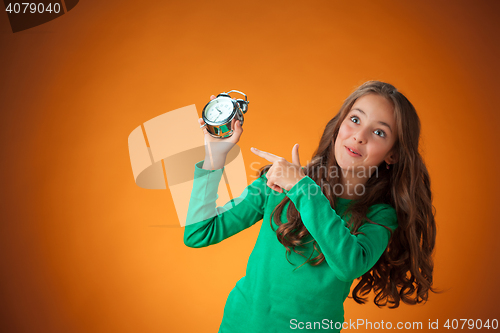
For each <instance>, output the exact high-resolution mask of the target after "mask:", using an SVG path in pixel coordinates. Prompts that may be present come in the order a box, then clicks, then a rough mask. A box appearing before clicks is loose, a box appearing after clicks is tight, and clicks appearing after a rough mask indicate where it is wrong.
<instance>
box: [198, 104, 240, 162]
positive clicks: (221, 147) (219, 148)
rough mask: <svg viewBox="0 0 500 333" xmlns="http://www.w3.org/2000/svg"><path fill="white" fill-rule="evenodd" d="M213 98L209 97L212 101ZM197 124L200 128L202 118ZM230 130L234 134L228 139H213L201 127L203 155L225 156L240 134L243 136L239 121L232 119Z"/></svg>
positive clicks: (205, 129) (202, 122) (238, 139)
mask: <svg viewBox="0 0 500 333" xmlns="http://www.w3.org/2000/svg"><path fill="white" fill-rule="evenodd" d="M214 98H215V96H214V95H212V96H210V100H213V99H214ZM198 123H199V124H200V126H201V125H204V124H205V122H204V121H203V118H199V119H198ZM231 128H232V129H233V131H234V132H233V135H231V136H230V137H228V138H214V137H213V136H211V135H210V134H208V130H207V127H206V126H205V127H203V133H204V134H205V153H206V154H208V153H211V154H214V155H224V156H226V155H227V154H228V153H229V151H230V150H231V149H232V148H233V147H234V145H235V144H236V143H237V142H238V141H240V137H241V134H243V127H242V126H241V124H240V121H239V120H238V121H237V120H236V118H233V120H232V121H231Z"/></svg>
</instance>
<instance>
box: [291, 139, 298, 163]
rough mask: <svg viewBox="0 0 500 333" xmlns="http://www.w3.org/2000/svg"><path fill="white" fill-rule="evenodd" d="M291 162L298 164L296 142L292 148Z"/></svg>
mask: <svg viewBox="0 0 500 333" xmlns="http://www.w3.org/2000/svg"><path fill="white" fill-rule="evenodd" d="M292 163H293V164H296V165H298V166H300V158H299V144H298V143H297V144H296V145H295V146H293V149H292Z"/></svg>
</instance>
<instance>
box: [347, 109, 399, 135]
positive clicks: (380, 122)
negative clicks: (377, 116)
mask: <svg viewBox="0 0 500 333" xmlns="http://www.w3.org/2000/svg"><path fill="white" fill-rule="evenodd" d="M351 111H359V112H361V113H362V114H364V115H365V116H366V113H365V112H364V111H363V110H361V109H358V108H354V109H352V110H351ZM379 124H382V125H384V126H387V127H388V128H389V130H390V131H391V133H392V128H391V126H389V124H388V123H384V122H383V121H379Z"/></svg>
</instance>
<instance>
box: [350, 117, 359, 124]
mask: <svg viewBox="0 0 500 333" xmlns="http://www.w3.org/2000/svg"><path fill="white" fill-rule="evenodd" d="M354 118H356V119H358V117H356V116H352V117H351V121H352V122H353V123H355V124H357V122H355V121H353V119H354ZM358 121H359V119H358Z"/></svg>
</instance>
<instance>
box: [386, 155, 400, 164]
mask: <svg viewBox="0 0 500 333" xmlns="http://www.w3.org/2000/svg"><path fill="white" fill-rule="evenodd" d="M398 161H399V158H398V155H397V154H396V153H390V154H389V156H388V157H387V158H386V159H385V162H386V163H387V164H394V163H397V162H398Z"/></svg>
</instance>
